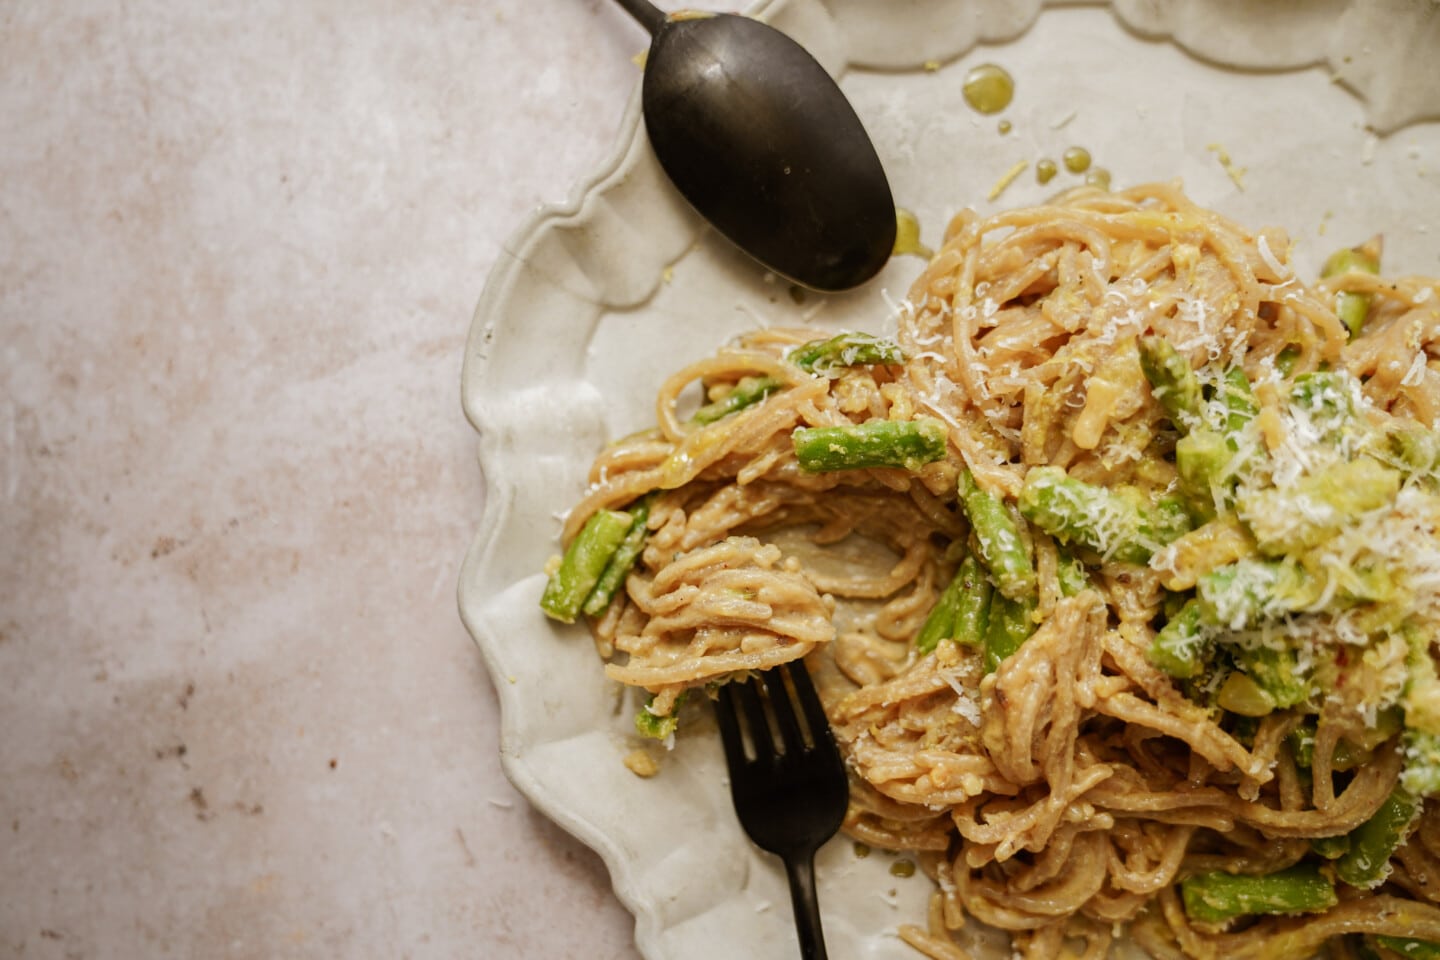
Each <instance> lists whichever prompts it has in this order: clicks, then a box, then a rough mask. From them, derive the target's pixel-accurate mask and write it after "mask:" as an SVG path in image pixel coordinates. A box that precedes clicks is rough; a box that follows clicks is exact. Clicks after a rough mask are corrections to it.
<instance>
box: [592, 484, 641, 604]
mask: <svg viewBox="0 0 1440 960" xmlns="http://www.w3.org/2000/svg"><path fill="white" fill-rule="evenodd" d="M654 499H655V495H654V494H649V495H647V496H644V497H641V498H640V499H639V500H637V501H635V503H634V504H632V505H631V507H630V516H631V517H632V518H633V519H632V520H631V522H630V529H629V530H627V531H626V532H625V539H624V540H621V541H620V546H618V547H616V548H615V553H614V554H613V555H612V556H611V557H610V562H609V563H607V564H606V565H605V570H604V572H603V573H601V574H600V579H599V580H597V581H596V583H595V587H594V589H593V590H591V591H590V595H589V596H588V597H586V598H585V604H584V606H583V607H582V608H581V609H583V610H584V611H585V613H586V615H587V616H591V617H598V616H600V615H601V614H602V613H604V612H605V611H606V609H607V608H609V606H610V602H611V601H612V600H614V599H615V594H616V593H618V592H619V591H620V588H621V586H623V585H624V583H625V578H626V577H627V576H629V575H630V570H631V568H632V567H634V566H635V561H636V560H638V559H639V557H640V552H641V551H642V550H644V549H645V540H646V538H647V537H649V536H650V530H649V527H648V526H646V523H647V521H648V520H649V519H650V504H651V502H652V501H653V500H654Z"/></svg>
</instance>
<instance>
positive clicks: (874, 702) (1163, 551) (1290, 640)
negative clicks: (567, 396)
mask: <svg viewBox="0 0 1440 960" xmlns="http://www.w3.org/2000/svg"><path fill="white" fill-rule="evenodd" d="M1288 251H1289V243H1288V240H1287V238H1286V237H1285V236H1284V235H1283V234H1282V233H1280V232H1279V231H1274V230H1265V231H1261V232H1259V233H1252V232H1250V231H1247V230H1246V229H1244V228H1242V227H1240V226H1239V225H1237V224H1235V223H1233V222H1231V221H1229V220H1227V219H1225V218H1223V217H1222V216H1220V215H1219V214H1216V213H1214V212H1212V211H1209V210H1206V209H1203V208H1201V207H1198V206H1196V205H1195V204H1193V203H1191V202H1190V201H1189V200H1188V199H1187V198H1186V197H1185V196H1184V195H1183V193H1182V192H1181V191H1180V189H1179V187H1178V186H1176V185H1169V184H1159V185H1148V186H1142V187H1137V188H1134V189H1131V190H1125V191H1119V192H1115V193H1109V192H1104V191H1099V190H1094V189H1084V190H1079V191H1074V192H1072V193H1069V194H1066V195H1063V196H1061V197H1059V198H1057V199H1056V200H1054V201H1052V202H1051V203H1049V204H1047V205H1044V206H1040V207H1035V208H1031V209H1021V210H1015V211H1011V212H1007V213H1002V214H1000V215H997V216H993V217H990V218H983V219H982V218H979V217H978V216H976V215H975V214H974V213H973V212H969V211H966V212H963V213H961V214H960V215H958V216H957V217H956V218H955V219H954V220H953V221H952V223H951V224H950V226H949V229H948V231H947V236H946V240H945V243H944V246H943V248H942V249H941V250H940V252H939V253H938V254H937V255H936V256H935V258H934V259H933V260H932V261H931V263H930V264H929V266H928V268H927V269H926V270H925V271H924V273H923V274H922V275H921V276H920V278H919V279H918V280H917V281H916V282H915V284H914V287H913V288H912V290H911V292H910V295H909V297H908V299H907V300H906V301H905V303H904V304H903V305H902V309H901V310H900V312H899V316H898V321H897V323H898V330H897V334H896V337H895V339H894V341H893V342H890V341H882V340H878V339H875V338H868V337H864V336H856V335H851V336H845V335H842V336H841V337H837V338H835V339H833V340H830V341H826V342H816V341H813V340H812V338H811V336H810V335H809V334H808V333H807V332H804V331H793V330H765V331H758V332H755V333H752V334H749V335H747V336H745V337H743V338H741V339H740V340H739V341H738V342H737V343H734V344H732V345H730V346H728V347H726V348H724V349H722V350H720V351H719V352H718V353H717V354H716V355H715V356H713V357H711V358H708V359H706V360H703V361H701V362H699V363H696V364H693V365H691V366H689V367H687V368H685V369H684V370H681V371H679V372H678V373H676V374H674V375H673V376H671V377H670V378H669V379H668V380H666V381H665V382H664V384H663V385H662V387H661V389H660V393H659V396H658V398H657V403H656V419H657V427H656V428H655V429H653V430H650V431H647V432H645V433H642V434H637V435H635V436H632V437H629V438H627V439H625V440H622V441H619V442H618V443H616V444H614V445H612V446H611V447H610V448H608V449H607V450H606V451H604V452H603V453H602V454H601V455H600V457H599V458H598V459H597V460H596V461H595V464H594V466H593V468H592V472H591V480H592V485H591V489H590V491H589V492H588V494H587V495H586V496H585V498H584V499H583V500H582V501H581V502H580V504H579V505H578V506H577V508H576V509H575V510H574V511H573V512H572V513H571V514H570V517H569V519H568V521H567V524H566V527H565V531H564V537H565V540H566V542H567V543H568V544H570V550H571V553H577V552H583V551H577V548H576V544H578V543H580V542H581V541H582V540H584V539H585V538H586V536H587V534H588V533H589V531H590V529H591V526H592V523H593V522H595V518H596V517H610V518H618V519H616V520H615V523H614V529H615V531H616V536H617V537H618V536H619V535H621V534H623V533H625V530H626V523H630V524H631V531H632V534H631V535H632V536H633V537H639V538H640V540H637V541H635V542H637V543H639V542H641V541H643V547H639V546H637V548H636V549H635V551H634V557H633V560H632V559H630V558H628V557H627V556H625V555H623V553H622V555H621V558H620V559H614V558H612V559H611V560H610V561H609V563H610V564H611V565H612V566H613V565H614V564H617V563H620V564H622V566H623V569H620V570H619V572H618V574H617V573H615V572H614V571H612V572H611V577H610V579H611V580H612V581H615V582H618V583H622V584H623V586H622V587H620V588H619V589H617V590H616V592H615V595H614V597H613V600H612V599H611V598H610V596H609V594H608V593H603V595H600V596H598V600H599V603H598V604H597V603H596V602H595V601H596V599H597V594H596V592H595V591H596V590H600V591H602V592H603V591H604V589H605V588H603V587H595V586H594V584H595V583H596V582H600V583H603V582H604V580H603V575H602V574H601V573H600V572H599V568H600V566H601V564H598V563H596V564H592V566H594V567H595V569H596V574H595V576H592V577H590V578H589V579H586V578H584V577H583V576H578V575H573V571H571V572H570V573H565V572H562V571H556V573H555V577H558V578H561V579H562V580H564V578H566V577H570V578H571V579H572V580H573V581H574V589H573V590H572V591H571V592H572V593H574V594H575V595H576V597H577V598H578V597H581V596H582V595H586V596H585V597H584V598H585V599H586V600H587V604H586V609H593V608H594V607H592V606H591V604H594V605H595V607H599V608H601V609H602V611H603V612H601V613H599V614H598V615H597V616H595V617H593V618H592V619H591V621H590V623H591V627H592V632H593V633H594V636H595V638H596V644H597V648H598V649H599V651H600V653H601V655H602V657H604V658H605V660H606V661H607V663H606V666H605V670H606V673H607V674H608V675H609V676H610V677H612V678H614V679H615V680H618V681H620V682H622V683H626V684H630V685H634V686H638V687H643V688H645V689H646V690H648V691H649V693H650V694H651V700H650V702H649V703H648V705H647V707H646V708H645V710H644V712H643V714H642V717H641V721H640V724H639V725H640V727H641V729H642V730H646V729H649V730H651V731H652V732H653V731H654V729H655V724H656V722H657V721H669V722H668V723H664V724H662V726H661V728H660V729H661V731H662V732H665V731H668V730H670V729H673V717H674V715H675V712H676V710H677V709H678V707H677V705H678V703H679V701H680V699H681V697H682V696H683V695H684V694H685V693H686V692H687V691H689V690H691V689H694V688H701V689H703V688H705V687H707V686H710V685H714V684H716V683H721V682H725V681H726V680H728V679H730V678H732V677H734V676H735V675H737V673H738V674H743V673H744V672H746V671H751V670H762V669H766V668H768V667H771V666H774V665H776V664H778V663H781V662H785V661H788V660H795V659H800V658H806V661H807V664H808V665H809V666H810V668H811V669H812V671H813V672H814V673H816V674H817V677H818V679H819V681H820V686H821V690H822V695H823V696H824V698H825V700H826V706H827V711H828V712H829V715H830V717H831V721H832V724H833V725H834V728H835V731H836V734H837V737H838V739H839V740H840V742H841V745H842V749H843V751H844V752H845V754H846V757H847V761H848V764H849V767H850V770H851V773H852V781H853V791H852V797H853V799H852V805H851V810H850V813H849V816H848V818H847V823H846V829H847V830H848V832H849V833H850V834H851V835H853V836H854V837H855V838H856V839H858V840H863V841H864V842H866V843H869V844H872V845H878V846H882V847H886V848H890V849H894V850H908V851H918V852H919V853H920V857H921V863H922V865H923V866H924V867H925V869H926V870H927V872H928V873H929V874H930V876H931V877H932V878H934V880H935V881H936V883H937V889H936V892H935V894H934V896H933V900H932V905H931V909H930V911H929V916H928V919H927V921H926V922H925V923H924V925H916V926H905V927H903V928H902V929H901V931H900V934H901V936H902V937H903V938H904V939H905V940H906V942H908V943H910V944H911V945H913V946H914V947H915V948H916V949H918V950H919V951H920V952H921V953H923V954H925V955H927V956H930V957H932V958H935V960H958V958H965V957H969V956H970V953H968V952H967V947H966V945H965V944H966V943H967V942H968V941H967V939H966V938H967V937H968V936H969V931H971V930H973V927H971V926H969V924H970V921H971V920H972V919H973V920H974V921H978V922H979V923H980V924H983V925H986V926H988V927H993V928H998V929H1000V930H1003V931H1007V932H1008V933H1009V934H1010V936H1011V938H1012V943H1013V946H1014V948H1015V949H1016V950H1017V951H1018V952H1019V954H1020V955H1021V956H1024V957H1028V958H1036V960H1038V958H1049V957H1057V956H1061V955H1062V953H1063V951H1064V950H1066V949H1068V950H1070V951H1071V953H1072V954H1073V955H1076V956H1083V957H1100V956H1104V955H1105V954H1106V952H1107V951H1108V950H1109V948H1110V946H1111V944H1112V941H1114V940H1115V939H1116V938H1117V937H1127V938H1128V939H1129V941H1130V942H1132V943H1133V944H1135V945H1137V946H1139V947H1140V948H1142V949H1143V950H1145V951H1147V952H1148V953H1149V954H1150V955H1151V956H1154V957H1159V958H1180V957H1192V958H1213V957H1221V956H1224V957H1227V958H1231V957H1234V958H1243V957H1255V958H1260V957H1265V958H1282V960H1283V958H1296V960H1299V958H1304V957H1309V956H1311V955H1313V954H1314V953H1315V952H1316V951H1317V950H1320V949H1322V948H1328V949H1331V950H1332V951H1336V952H1338V953H1341V954H1344V953H1345V952H1346V951H1351V952H1353V951H1362V950H1363V951H1369V952H1370V953H1371V954H1376V955H1380V956H1386V957H1393V956H1418V955H1426V956H1428V955H1430V954H1419V953H1414V952H1413V951H1414V950H1417V949H1422V948H1423V949H1434V950H1435V951H1437V954H1436V955H1440V946H1437V945H1440V800H1437V799H1427V798H1429V797H1437V796H1440V681H1437V679H1436V670H1435V657H1436V647H1435V643H1434V642H1433V640H1432V638H1434V637H1436V636H1440V634H1437V630H1436V628H1437V626H1440V550H1437V539H1436V538H1437V529H1440V480H1437V476H1440V475H1437V469H1436V468H1437V462H1440V443H1437V442H1436V440H1435V434H1434V432H1433V431H1434V428H1435V426H1436V418H1437V414H1440V359H1437V358H1440V281H1436V280H1433V279H1426V278H1421V277H1400V278H1390V279H1382V278H1381V277H1380V276H1379V275H1378V273H1377V272H1375V271H1372V270H1370V269H1368V268H1354V267H1353V264H1351V265H1348V266H1347V267H1346V268H1345V269H1335V270H1331V271H1327V272H1329V273H1330V275H1329V276H1327V277H1325V278H1324V279H1322V280H1320V281H1318V282H1317V283H1314V284H1310V285H1307V284H1304V283H1302V282H1301V281H1300V280H1299V279H1298V278H1297V277H1296V276H1295V274H1294V271H1293V268H1292V267H1291V266H1290V264H1289V262H1288ZM1370 252H1371V253H1373V254H1374V257H1375V258H1378V250H1371V251H1370ZM1377 266H1378V264H1377ZM1357 318H1358V319H1357ZM697 382H698V383H699V384H701V386H702V388H703V390H704V393H705V397H704V400H705V401H706V402H707V406H705V407H704V408H703V410H702V415H699V416H696V417H695V418H694V419H687V418H685V417H684V416H682V413H681V410H682V408H683V405H682V396H683V394H684V393H685V391H686V390H687V389H689V388H690V387H691V386H692V385H694V384H696V383H697ZM941 427H943V429H940V428H941ZM937 429H938V430H939V431H940V432H939V433H938V434H935V433H934V431H935V430H937ZM797 431H800V432H799V433H797ZM932 435H938V436H939V438H940V442H939V446H937V447H931V446H929V445H928V444H929V442H930V441H929V439H928V438H930V437H931V436H932ZM802 438H803V440H804V442H803V443H802ZM637 505H638V506H637ZM627 511H628V512H627ZM571 553H567V557H566V559H565V561H564V564H571V566H574V567H576V569H578V568H579V567H580V566H581V564H580V562H579V561H575V562H574V563H572V557H571ZM632 563H633V569H631V568H630V564H632ZM562 566H563V564H562ZM627 571H628V575H627ZM566 582H569V581H566ZM547 596H548V593H547ZM578 602H579V600H578V599H577V600H576V601H575V603H578ZM547 609H550V612H551V613H552V615H559V616H561V617H562V619H563V618H564V616H563V615H562V614H560V613H557V612H556V611H555V610H554V609H551V608H549V607H547ZM569 616H570V617H572V618H573V617H574V616H575V614H574V612H573V610H572V611H571V612H570V614H569ZM1122 931H1123V932H1122ZM1417 944H1418V946H1416V945H1417Z"/></svg>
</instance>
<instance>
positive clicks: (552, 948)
mask: <svg viewBox="0 0 1440 960" xmlns="http://www.w3.org/2000/svg"><path fill="white" fill-rule="evenodd" d="M719 6H721V7H722V8H728V9H734V8H735V7H736V6H738V4H734V3H730V4H723V3H722V4H719ZM642 47H643V36H642V34H641V33H640V31H639V30H638V28H637V27H635V26H634V25H633V24H632V23H630V21H629V20H628V19H627V18H626V17H625V16H624V15H623V14H622V13H620V11H618V9H615V8H613V7H612V6H610V5H609V4H607V3H602V2H601V0H457V2H439V0H405V2H400V0H345V2H341V0H305V2H301V3H288V2H281V0H257V2H251V3H238V2H233V0H232V2H229V3H206V4H198V3H197V4H180V3H174V2H169V3H166V2H160V0H128V2H121V0H71V2H67V3H41V2H36V0H15V2H11V3H8V4H4V5H3V7H0V116H3V117H4V118H5V119H4V128H5V132H4V135H3V136H0V357H3V360H0V491H3V498H0V504H3V508H0V956H16V957H21V956H23V957H26V958H51V957H55V958H60V957H66V958H82V957H83V958H91V957H231V958H250V957H255V958H260V957H266V958H268V957H317V958H318V957H326V958H331V957H340V956H345V957H417V958H418V957H462V956H469V957H486V958H490V957H494V958H503V957H521V956H527V957H554V958H561V957H582V956H583V957H585V958H587V960H593V958H606V957H611V958H634V957H635V956H636V954H635V951H634V948H633V947H632V946H631V945H630V937H631V921H630V917H629V915H628V914H626V913H625V911H624V910H623V909H622V908H621V907H620V906H619V905H618V904H617V903H616V902H615V901H614V898H613V896H612V895H611V894H610V892H609V883H608V878H607V877H606V875H605V871H604V868H603V866H601V865H600V863H599V861H598V860H597V859H596V858H595V857H594V856H593V855H592V854H591V853H589V851H587V850H585V849H584V848H583V847H580V846H579V845H578V844H576V843H575V842H573V841H572V840H570V839H569V838H568V837H566V836H565V835H564V834H562V833H561V832H560V831H558V830H557V829H555V828H554V827H552V826H551V825H549V824H548V822H546V821H545V820H544V819H543V818H541V817H540V816H539V815H538V814H536V813H535V812H533V811H532V810H531V809H530V808H529V807H528V806H527V804H526V803H525V801H524V800H523V799H522V798H520V797H519V796H518V795H517V794H516V793H515V792H514V791H513V789H512V788H511V787H510V785H509V784H508V783H507V782H506V781H505V779H504V777H503V775H502V774H501V772H500V768H499V764H498V760H497V756H496V748H497V734H496V730H497V725H498V718H497V716H496V708H495V701H494V696H493V693H492V691H491V688H490V683H489V679H488V678H487V677H486V675H485V673H484V670H483V667H482V666H481V664H480V660H479V657H478V654H477V653H476V652H475V649H474V647H473V646H472V644H471V642H470V639H469V637H468V636H467V635H466V633H465V631H464V629H463V628H462V627H461V625H460V622H459V619H458V616H457V614H456V611H455V602H454V591H455V580H456V575H457V571H458V565H459V562H460V559H461V556H462V554H463V552H464V549H465V547H466V545H467V543H468V540H469V537H470V535H471V532H472V530H473V529H474V528H475V525H476V523H477V520H478V517H479V515H480V510H481V502H480V483H479V475H478V470H477V468H476V466H475V461H474V448H475V442H474V437H473V435H472V433H471V431H470V428H469V426H468V425H467V424H466V422H465V421H464V418H463V416H462V414H461V411H460V405H459V388H458V380H459V371H460V360H461V350H462V344H463V341H464V337H465V334H466V331H467V329H468V326H469V321H470V313H471V310H472V309H473V307H474V304H475V301H476V298H477V297H478V295H479V292H480V288H481V285H482V284H483V281H484V278H485V276H486V273H487V272H488V270H489V268H490V266H491V264H492V263H493V262H494V261H495V259H496V258H497V256H500V255H501V252H502V249H503V246H504V243H505V241H506V239H507V238H508V237H509V236H510V234H511V233H512V231H513V230H514V229H515V228H516V227H517V226H518V225H519V224H520V222H521V221H522V220H523V219H524V217H525V216H526V215H527V214H528V212H529V211H530V210H531V209H532V208H533V207H534V206H535V205H537V204H538V203H541V202H545V201H557V200H561V199H563V198H564V196H565V195H566V193H567V192H568V190H569V187H570V184H571V183H572V182H573V181H574V180H575V179H576V178H577V177H579V176H580V175H581V174H583V173H584V172H586V171H587V170H589V169H591V168H592V167H594V166H595V165H596V164H598V163H599V162H600V161H601V160H602V159H603V158H604V157H605V156H606V155H607V154H608V153H609V151H610V149H611V146H612V143H613V141H614V139H615V136H616V132H617V129H618V125H619V121H620V116H621V113H622V110H623V107H624V104H625V101H626V98H627V96H628V95H629V93H630V90H631V88H632V85H633V84H634V82H635V80H636V77H637V75H638V74H637V71H636V69H635V67H634V65H633V64H632V63H631V62H630V57H631V55H632V54H634V53H635V52H637V51H638V50H639V49H641V48H642Z"/></svg>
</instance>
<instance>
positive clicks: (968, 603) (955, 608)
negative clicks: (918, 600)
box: [915, 554, 992, 654]
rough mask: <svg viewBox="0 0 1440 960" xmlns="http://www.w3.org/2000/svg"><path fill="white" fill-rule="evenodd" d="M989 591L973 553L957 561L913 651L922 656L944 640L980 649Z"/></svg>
mask: <svg viewBox="0 0 1440 960" xmlns="http://www.w3.org/2000/svg"><path fill="white" fill-rule="evenodd" d="M991 589H992V588H991V586H990V581H989V580H988V579H987V578H986V577H985V569H984V568H983V567H982V566H981V565H980V561H979V560H978V559H977V558H976V557H975V556H974V555H973V554H969V555H967V556H966V557H965V559H964V560H962V561H961V562H960V569H959V570H957V571H956V573H955V579H953V580H951V581H950V584H949V586H947V587H946V588H945V590H944V592H943V593H941V594H940V599H939V600H937V601H935V606H934V607H933V608H932V609H931V610H930V615H929V616H928V617H926V618H925V623H924V625H923V626H921V628H920V632H919V634H917V635H916V637H915V648H916V649H917V650H918V651H919V652H920V653H922V654H924V653H929V652H931V651H932V650H934V649H935V648H936V647H937V646H938V645H939V643H940V641H941V640H945V639H950V640H953V641H955V642H956V643H959V644H963V645H964V646H969V647H978V646H980V645H981V644H982V643H983V642H984V640H985V623H986V620H987V616H986V615H987V613H988V611H989V606H990V593H991Z"/></svg>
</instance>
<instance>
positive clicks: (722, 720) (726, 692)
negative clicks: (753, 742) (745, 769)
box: [715, 683, 745, 770]
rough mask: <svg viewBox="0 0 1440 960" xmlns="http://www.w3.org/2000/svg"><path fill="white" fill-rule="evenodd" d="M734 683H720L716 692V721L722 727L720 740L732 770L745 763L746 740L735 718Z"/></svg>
mask: <svg viewBox="0 0 1440 960" xmlns="http://www.w3.org/2000/svg"><path fill="white" fill-rule="evenodd" d="M733 686H734V684H733V683H725V684H721V685H720V689H719V690H717V691H716V692H715V722H716V724H717V725H718V726H719V727H720V742H721V743H722V744H723V745H724V747H725V765H726V766H728V767H729V768H730V769H731V770H734V769H736V767H738V766H740V765H741V764H743V763H745V740H744V738H743V737H742V736H741V733H740V722H739V721H738V720H737V719H736V718H735V711H736V709H737V708H736V706H735V697H734V695H733V693H732V692H731V687H733Z"/></svg>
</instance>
